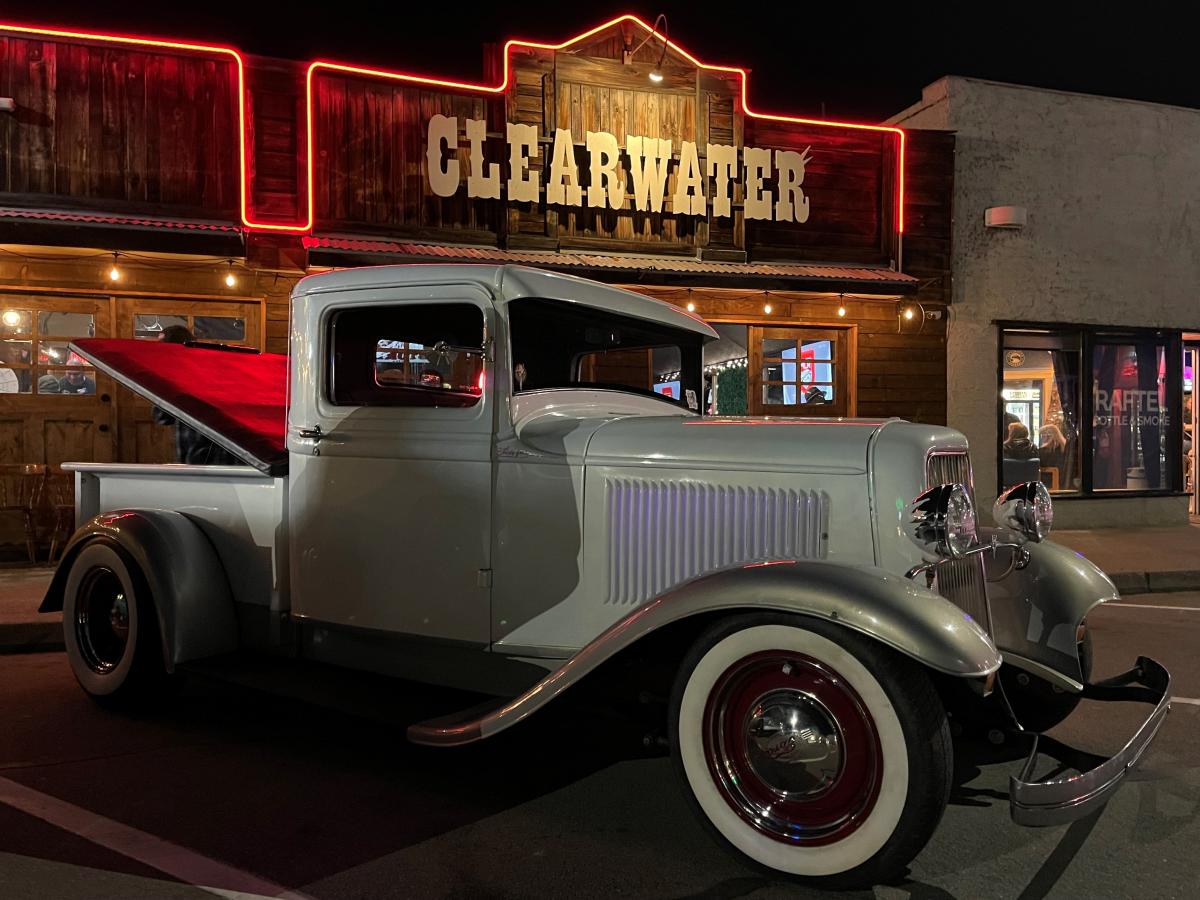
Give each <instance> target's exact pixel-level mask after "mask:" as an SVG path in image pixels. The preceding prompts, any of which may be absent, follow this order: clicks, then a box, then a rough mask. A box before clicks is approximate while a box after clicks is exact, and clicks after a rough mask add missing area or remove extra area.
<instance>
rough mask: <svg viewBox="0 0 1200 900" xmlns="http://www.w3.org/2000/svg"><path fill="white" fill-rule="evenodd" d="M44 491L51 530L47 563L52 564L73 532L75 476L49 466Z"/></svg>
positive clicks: (60, 468) (59, 468) (59, 467)
mask: <svg viewBox="0 0 1200 900" xmlns="http://www.w3.org/2000/svg"><path fill="white" fill-rule="evenodd" d="M45 491H46V502H47V503H48V504H49V506H50V515H51V517H52V518H51V524H52V528H53V530H52V531H51V532H50V557H49V559H48V560H47V562H54V556H55V554H56V553H57V552H58V550H59V548H60V547H62V546H65V545H66V542H67V541H68V540H69V539H70V537H71V535H72V533H74V531H75V476H74V475H73V474H71V473H70V472H64V471H63V469H62V466H49V467H47V470H46V488H45Z"/></svg>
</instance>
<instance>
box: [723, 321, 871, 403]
mask: <svg viewBox="0 0 1200 900" xmlns="http://www.w3.org/2000/svg"><path fill="white" fill-rule="evenodd" d="M849 338H850V335H849V329H845V328H786V327H779V328H767V327H764V326H761V325H751V326H750V328H749V340H750V347H749V357H750V368H749V373H748V378H747V379H746V383H747V390H748V391H749V394H750V396H749V403H748V406H749V409H750V412H751V414H752V415H756V416H846V415H853V412H854V405H855V404H854V398H853V397H852V396H851V386H850V379H849V377H848V372H849V368H850V365H851V350H850V340H849Z"/></svg>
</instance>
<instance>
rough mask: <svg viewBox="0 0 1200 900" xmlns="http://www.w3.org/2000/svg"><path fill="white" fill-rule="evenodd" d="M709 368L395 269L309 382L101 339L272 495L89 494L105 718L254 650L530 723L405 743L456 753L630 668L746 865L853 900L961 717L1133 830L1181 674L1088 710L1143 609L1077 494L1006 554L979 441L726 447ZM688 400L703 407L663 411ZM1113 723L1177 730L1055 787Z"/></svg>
mask: <svg viewBox="0 0 1200 900" xmlns="http://www.w3.org/2000/svg"><path fill="white" fill-rule="evenodd" d="M715 337H716V333H715V332H714V331H713V329H712V328H710V327H709V326H708V325H707V324H705V323H704V322H703V321H702V320H701V319H700V318H698V317H696V316H693V315H690V314H689V313H686V312H684V311H682V310H680V309H678V308H676V307H673V306H671V305H669V304H666V303H662V302H659V301H656V300H652V299H649V298H646V297H643V296H641V295H638V294H635V293H631V292H628V291H625V290H620V289H617V288H613V287H609V286H605V285H601V284H597V283H593V282H590V281H585V280H582V279H578V278H573V277H569V276H564V275H557V274H552V273H548V272H543V271H538V270H534V269H525V268H517V267H497V266H389V267H379V268H368V269H355V270H346V271H339V272H332V273H328V274H322V275H316V276H312V277H309V278H306V279H304V280H303V281H301V282H300V283H299V284H298V285H297V287H296V289H295V292H294V294H293V297H292V313H291V337H290V353H289V354H288V356H286V357H285V356H282V355H270V354H258V353H247V352H244V351H239V350H237V349H236V348H221V347H219V346H212V345H204V344H198V343H197V344H189V345H179V344H164V343H156V342H144V341H119V340H80V341H78V342H76V345H75V349H76V351H77V352H78V353H79V354H80V355H82V356H84V357H86V358H87V359H89V360H90V361H91V362H92V363H93V364H94V365H95V366H96V367H97V368H98V369H100V370H102V371H104V372H107V373H109V374H110V375H112V376H113V377H114V378H116V379H118V380H119V381H121V382H123V383H125V384H127V385H129V386H130V387H132V388H134V389H135V390H137V391H139V392H141V393H142V394H144V395H145V396H147V397H149V398H150V399H152V400H153V401H154V402H155V403H156V404H157V405H159V406H160V407H162V408H164V409H166V410H167V411H169V412H170V413H172V414H173V415H174V416H176V417H177V418H178V419H179V420H180V421H182V422H185V423H188V424H189V425H190V426H191V427H193V428H195V429H197V430H199V431H201V432H202V433H203V434H205V435H207V436H208V437H210V438H211V439H212V440H213V441H215V442H217V443H218V444H220V445H222V446H223V447H225V448H226V449H228V450H229V451H231V452H232V453H234V454H236V455H237V456H238V457H239V458H240V459H243V460H245V462H246V465H245V466H211V467H200V466H176V465H162V466H156V465H123V464H82V463H80V464H76V465H73V466H71V468H72V469H73V470H74V471H75V472H76V479H77V480H76V497H77V507H78V509H77V516H78V522H77V524H78V530H77V532H76V534H75V536H74V538H73V539H72V541H71V543H70V545H69V547H68V548H67V550H66V551H65V553H64V555H63V558H62V561H61V564H60V566H59V568H58V571H57V573H56V575H55V577H54V579H53V582H52V584H51V586H50V589H49V591H48V594H47V596H46V599H45V602H44V604H43V607H42V608H43V610H44V611H51V610H58V609H61V610H62V611H63V623H64V625H63V627H64V636H65V642H66V646H67V651H68V657H69V660H70V665H71V667H72V669H73V671H74V673H75V676H76V677H77V679H78V681H79V683H80V684H81V685H82V687H83V689H84V690H85V691H87V692H88V693H89V694H91V695H93V696H94V697H96V698H97V700H100V701H103V702H107V703H114V704H115V703H133V702H145V701H147V700H154V699H157V700H159V701H160V702H161V701H162V700H163V699H165V698H169V696H170V694H169V692H168V691H167V690H166V689H167V688H168V687H169V685H170V684H171V682H172V681H173V680H174V679H176V678H177V676H178V673H179V671H181V670H182V669H185V668H186V664H188V663H189V662H194V661H196V660H201V659H206V658H211V657H217V656H220V655H223V654H228V653H231V652H234V651H239V652H245V651H248V650H262V651H267V652H272V653H277V654H288V655H291V656H295V657H299V658H302V659H311V660H319V661H322V662H326V663H337V664H342V665H345V666H352V667H357V668H360V669H368V670H373V671H377V672H385V673H388V674H392V675H396V676H401V677H405V678H409V679H415V680H418V681H423V682H427V683H434V684H442V685H450V686H454V687H458V688H467V689H471V690H475V691H481V692H485V693H487V694H490V695H492V696H496V697H498V698H500V699H498V700H497V701H496V702H495V703H494V704H491V705H486V706H485V707H484V708H482V709H481V708H475V709H472V710H468V711H465V712H460V713H457V714H451V715H448V716H446V717H445V718H443V719H440V720H435V721H430V722H424V723H420V724H416V725H413V726H412V727H411V728H410V730H409V736H410V738H411V739H412V740H413V741H417V742H420V743H423V744H431V745H443V746H454V745H458V744H464V743H467V742H471V741H476V740H479V739H481V738H486V737H488V736H489V735H493V734H495V733H497V732H498V731H501V730H503V729H505V728H508V727H509V726H511V725H513V724H515V723H517V722H519V721H521V720H522V719H524V718H525V717H526V716H529V715H530V714H531V713H533V712H534V711H535V710H537V709H539V708H540V707H542V706H544V705H545V704H546V703H548V702H550V701H551V700H553V699H555V698H558V697H563V695H564V692H567V694H566V695H565V697H564V700H560V702H570V701H569V698H570V697H571V693H570V692H569V691H568V689H569V688H570V687H571V686H572V685H575V684H577V683H578V682H579V681H580V680H581V679H584V678H588V677H589V676H590V677H596V678H599V677H601V673H602V672H604V671H606V664H608V663H610V662H611V663H614V664H615V661H617V660H622V661H624V662H625V663H629V662H630V661H632V662H633V664H634V665H635V666H638V665H643V666H644V669H635V671H639V672H644V678H643V680H644V685H643V686H644V688H645V689H646V690H645V692H646V693H647V694H648V695H651V696H653V695H655V694H656V693H657V694H658V695H660V696H662V697H664V698H669V701H668V702H666V703H664V704H662V718H661V727H662V729H663V734H664V735H665V737H666V739H667V740H668V741H669V744H670V748H671V753H672V756H673V758H674V762H675V765H676V768H677V770H678V772H679V774H680V776H681V779H682V783H683V785H684V786H685V792H686V793H687V794H688V796H689V798H690V800H691V801H692V802H693V805H694V807H695V808H696V809H697V810H698V812H699V814H700V815H701V817H702V818H703V819H704V820H705V821H706V822H707V823H708V824H709V825H710V826H711V830H712V831H713V832H714V834H715V836H716V837H717V839H718V840H719V841H720V842H722V843H723V844H724V845H725V846H726V847H729V848H732V849H733V850H734V851H735V852H737V853H740V854H742V855H743V856H744V858H746V859H748V860H749V861H751V862H752V863H755V864H758V865H760V866H765V867H767V868H769V869H772V870H775V871H776V872H780V873H787V874H790V875H793V876H797V877H800V878H804V879H810V880H815V881H820V882H821V883H824V884H831V885H835V886H851V885H863V884H869V883H872V882H875V881H877V880H880V879H884V878H888V877H892V876H894V875H895V874H896V873H897V872H899V871H901V870H902V869H903V867H904V866H905V864H906V863H908V862H909V860H911V859H912V858H913V856H915V855H916V854H917V853H918V852H919V851H920V850H921V848H922V847H923V846H924V844H925V843H926V841H927V840H928V838H929V836H930V834H931V833H932V832H933V830H934V828H935V827H936V825H937V823H938V821H939V820H940V818H941V815H942V813H943V810H944V808H945V806H946V803H947V799H948V796H949V793H950V787H951V773H952V752H953V751H952V744H951V732H950V728H949V725H948V715H964V716H965V717H968V718H969V717H971V716H975V717H977V718H980V719H988V720H989V721H992V722H996V723H1000V722H1003V723H1004V725H1003V726H1001V727H1007V728H1008V729H1009V730H1010V731H1015V732H1021V731H1029V732H1032V733H1034V737H1033V738H1032V740H1031V743H1032V744H1033V745H1034V746H1033V749H1032V751H1031V753H1030V757H1029V763H1028V765H1027V766H1026V767H1025V770H1024V771H1023V772H1022V773H1021V774H1020V775H1016V776H1014V777H1013V778H1012V781H1011V797H1010V800H1011V804H1010V805H1011V811H1012V816H1013V818H1014V819H1015V820H1016V821H1017V822H1019V823H1022V824H1027V825H1044V824H1055V823H1061V822H1065V821H1068V820H1071V819H1074V818H1077V817H1080V816H1083V815H1085V814H1087V813H1089V812H1091V811H1093V810H1094V809H1096V808H1097V806H1099V805H1101V804H1103V803H1104V802H1105V801H1106V800H1107V798H1108V797H1109V795H1110V794H1111V792H1112V791H1113V790H1114V789H1115V788H1116V787H1117V785H1118V784H1119V783H1120V781H1121V779H1122V777H1123V776H1124V775H1125V773H1126V772H1127V771H1128V769H1129V768H1130V767H1131V766H1132V765H1133V763H1134V762H1135V761H1136V760H1137V758H1138V757H1139V756H1140V755H1141V753H1142V752H1143V751H1144V750H1145V748H1146V747H1147V746H1148V744H1149V743H1150V741H1151V740H1152V738H1153V737H1154V734H1155V732H1156V731H1157V729H1158V727H1159V726H1160V724H1161V723H1162V721H1163V719H1164V717H1165V715H1166V713H1167V710H1168V708H1169V676H1168V675H1167V673H1166V672H1165V671H1164V670H1163V668H1162V667H1161V666H1159V665H1158V664H1157V663H1155V662H1154V661H1152V660H1150V659H1147V658H1140V659H1138V660H1137V661H1136V664H1135V666H1134V667H1133V668H1132V669H1131V670H1130V671H1129V672H1127V673H1126V674H1125V675H1122V676H1119V677H1117V678H1114V679H1110V680H1109V681H1107V682H1104V683H1101V684H1096V685H1093V684H1088V683H1087V682H1088V679H1089V673H1090V642H1089V638H1088V633H1087V628H1086V617H1087V615H1088V612H1089V611H1090V610H1091V609H1092V608H1093V607H1094V606H1096V605H1097V604H1099V603H1102V602H1103V601H1105V600H1111V599H1114V598H1116V597H1117V592H1116V590H1115V588H1114V587H1113V584H1112V582H1111V581H1110V580H1109V579H1108V578H1107V577H1106V576H1105V575H1104V574H1103V573H1102V572H1101V571H1100V570H1099V569H1097V568H1096V567H1095V566H1094V565H1092V564H1091V563H1089V562H1088V561H1087V560H1085V559H1083V558H1081V557H1080V556H1079V555H1077V554H1075V553H1073V552H1069V551H1067V550H1065V549H1064V548H1062V547H1060V546H1056V545H1055V544H1053V543H1050V542H1047V541H1046V540H1045V537H1046V533H1047V531H1048V530H1049V528H1050V523H1051V505H1050V498H1049V496H1048V494H1047V492H1046V490H1045V488H1043V487H1042V486H1041V485H1040V484H1038V483H1031V484H1025V485H1020V486H1018V487H1016V488H1013V489H1011V490H1009V491H1008V492H1007V493H1006V494H1005V495H1004V496H1003V497H1001V498H1000V500H999V501H998V502H997V504H996V509H995V518H996V527H994V528H991V527H982V526H980V525H979V523H978V522H977V516H976V511H975V509H974V506H973V500H972V479H971V466H970V462H969V459H968V455H967V444H966V441H965V439H964V438H963V437H962V435H961V434H959V433H957V432H955V431H953V430H950V429H947V428H942V427H937V426H932V425H919V424H913V423H909V422H904V421H899V420H868V419H790V418H728V417H725V418H722V417H712V416H707V415H704V414H702V409H701V407H702V405H703V400H704V383H703V377H704V376H703V355H702V354H703V348H704V345H705V344H706V342H708V341H710V340H712V339H714V338H715ZM631 360H632V362H631ZM665 371H671V372H678V375H677V376H675V377H676V378H677V379H678V382H679V385H678V391H676V392H673V393H674V394H675V396H665V395H662V394H657V393H656V392H654V391H653V390H652V389H650V388H651V385H652V383H653V379H652V378H651V377H650V373H651V372H665ZM664 673H665V674H664ZM1085 696H1086V697H1096V698H1098V699H1104V698H1110V699H1113V698H1119V699H1130V698H1131V697H1133V698H1134V699H1144V700H1146V701H1148V702H1150V703H1151V704H1153V707H1154V711H1153V713H1152V714H1151V715H1150V716H1149V717H1148V718H1147V719H1146V721H1145V723H1144V724H1143V725H1142V726H1141V728H1140V729H1139V730H1138V731H1137V732H1136V733H1135V734H1134V735H1133V736H1132V737H1131V738H1130V740H1129V741H1128V743H1127V744H1126V745H1125V747H1124V748H1123V749H1122V750H1121V751H1120V752H1119V753H1117V754H1116V755H1115V756H1113V757H1112V758H1111V759H1109V760H1108V761H1107V762H1105V763H1103V764H1101V765H1100V766H1098V767H1096V768H1093V769H1091V770H1090V771H1088V772H1084V773H1080V774H1071V775H1060V776H1058V777H1056V778H1053V779H1051V780H1043V781H1038V780H1036V778H1035V777H1034V776H1035V771H1034V769H1035V764H1036V762H1037V760H1038V750H1037V746H1036V744H1037V738H1036V733H1037V732H1040V731H1043V730H1045V729H1047V728H1049V727H1051V726H1052V725H1054V724H1055V723H1056V722H1057V721H1059V720H1061V719H1062V718H1064V717H1065V716H1066V715H1067V714H1068V713H1070V712H1071V710H1072V709H1073V708H1074V706H1075V704H1076V703H1077V702H1078V701H1079V699H1080V697H1085Z"/></svg>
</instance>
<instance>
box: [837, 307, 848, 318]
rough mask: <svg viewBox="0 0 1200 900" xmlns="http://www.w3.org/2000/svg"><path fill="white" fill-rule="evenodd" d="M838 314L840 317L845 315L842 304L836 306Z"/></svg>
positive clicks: (844, 308)
mask: <svg viewBox="0 0 1200 900" xmlns="http://www.w3.org/2000/svg"><path fill="white" fill-rule="evenodd" d="M838 315H839V316H841V317H843V318H845V315H846V307H844V306H839V307H838Z"/></svg>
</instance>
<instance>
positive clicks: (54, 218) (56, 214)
mask: <svg viewBox="0 0 1200 900" xmlns="http://www.w3.org/2000/svg"><path fill="white" fill-rule="evenodd" d="M0 219H32V220H35V221H39V222H73V223H76V224H80V225H119V226H125V227H133V228H168V229H177V230H181V231H218V232H228V233H230V234H240V233H241V230H242V229H241V228H240V227H239V226H237V225H233V224H231V223H226V222H211V221H200V220H191V219H163V218H153V219H151V218H146V217H144V216H119V215H111V214H108V213H85V212H74V211H68V210H56V209H23V208H21V207H16V206H2V207H0Z"/></svg>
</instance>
